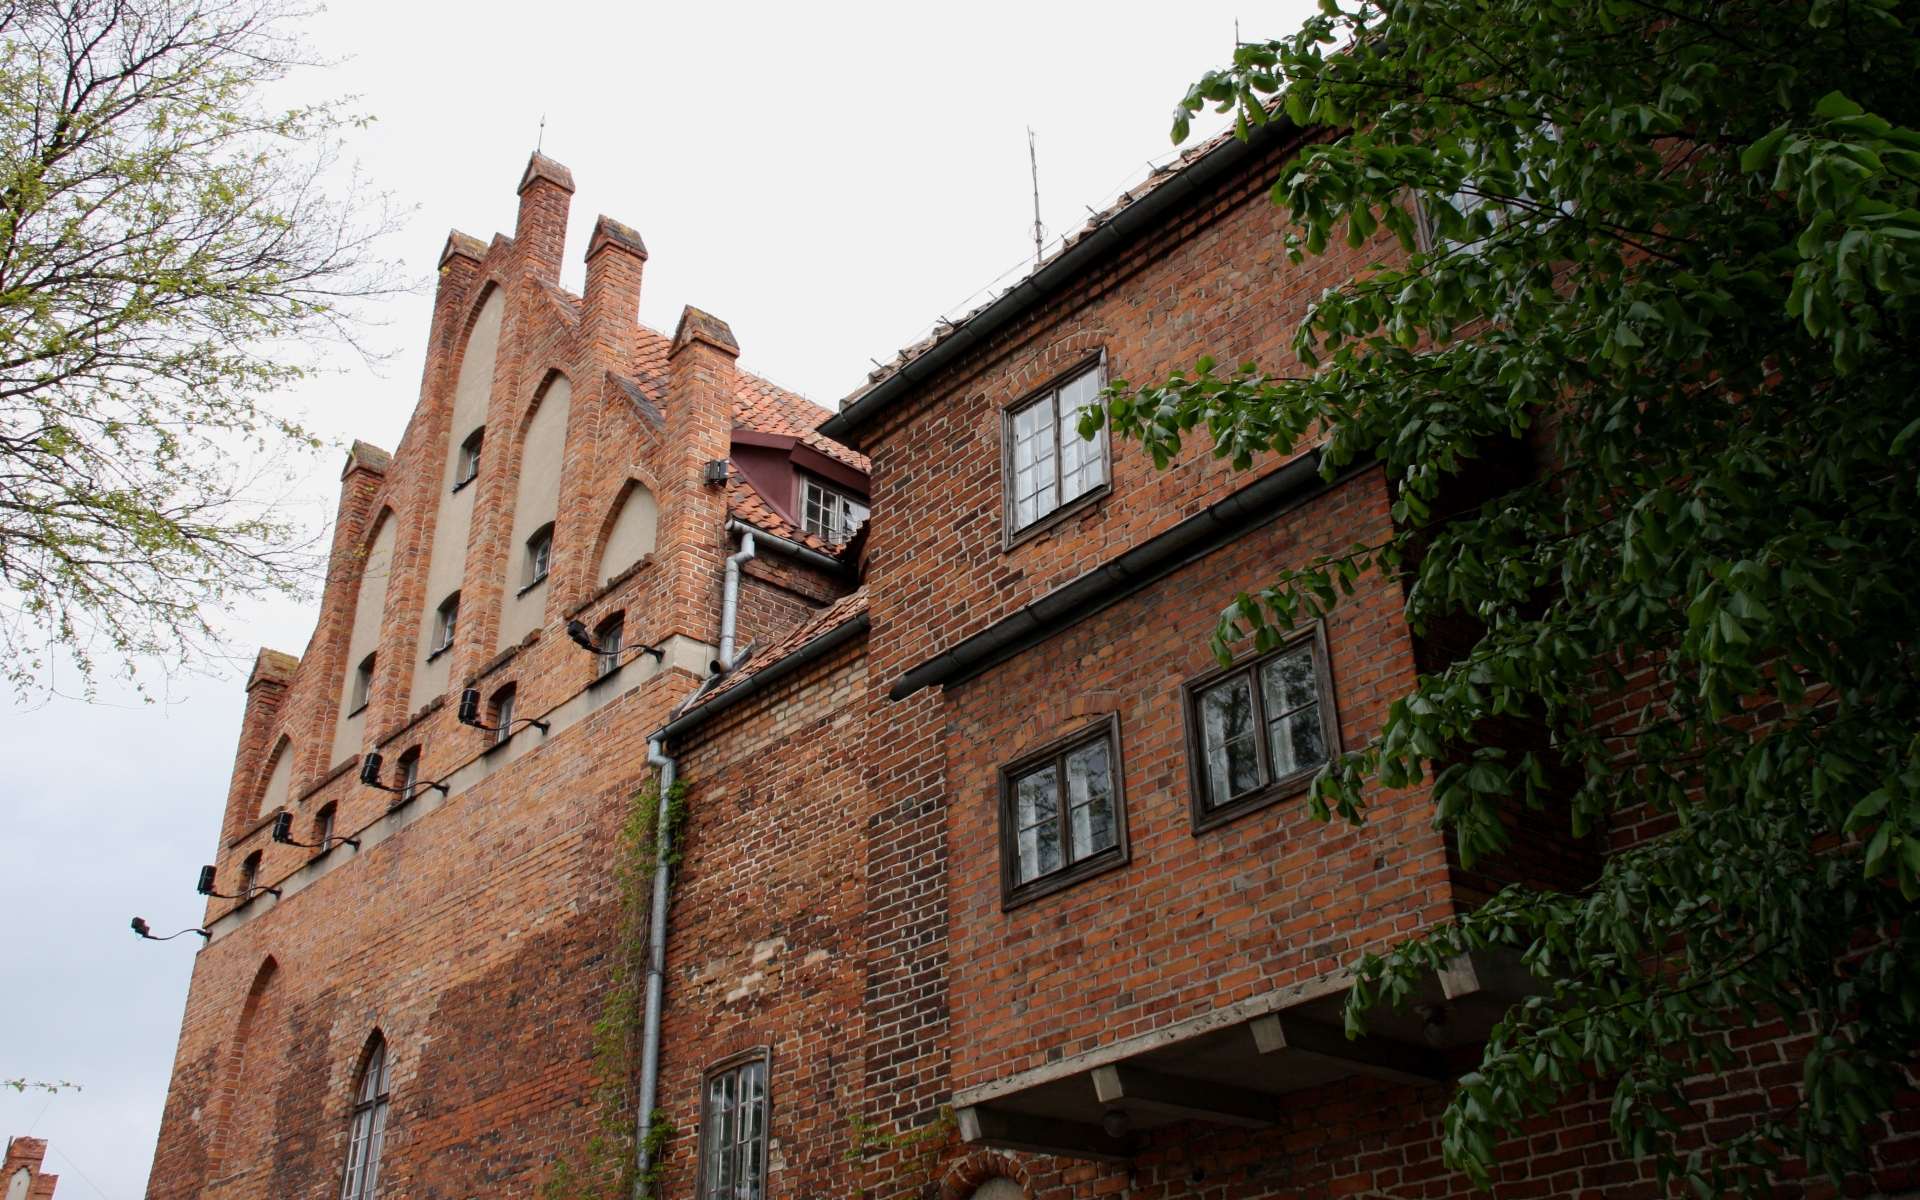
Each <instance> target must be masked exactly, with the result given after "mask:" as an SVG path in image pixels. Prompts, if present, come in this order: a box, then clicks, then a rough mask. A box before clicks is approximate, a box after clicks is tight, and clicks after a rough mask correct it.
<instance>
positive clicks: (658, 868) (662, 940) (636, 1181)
mask: <svg viewBox="0 0 1920 1200" xmlns="http://www.w3.org/2000/svg"><path fill="white" fill-rule="evenodd" d="M647 762H648V763H649V764H650V765H652V766H653V767H655V768H657V769H658V770H659V772H660V811H659V812H658V813H657V814H656V815H655V817H654V827H653V828H654V836H653V907H652V912H651V914H650V915H651V917H652V921H651V928H649V929H648V931H647V987H646V997H647V1000H646V1023H645V1025H644V1026H643V1027H642V1028H641V1033H640V1115H639V1117H638V1119H637V1126H636V1128H635V1130H634V1142H635V1145H636V1146H637V1147H638V1159H637V1161H636V1163H635V1166H636V1168H637V1170H636V1172H635V1174H634V1178H633V1197H634V1200H647V1173H648V1172H649V1171H651V1170H652V1169H653V1146H652V1144H651V1143H652V1138H651V1136H650V1135H651V1133H652V1126H653V1110H654V1108H655V1106H656V1105H657V1103H658V1100H659V1093H660V1009H661V1003H662V1001H663V999H664V994H665V990H666V976H667V874H668V872H669V871H670V870H671V869H672V867H671V856H672V854H673V844H672V837H673V829H672V826H671V824H670V822H669V819H668V818H669V816H670V809H671V808H672V805H673V781H674V776H675V772H676V771H677V769H678V767H679V764H678V763H676V762H674V761H673V759H671V758H668V757H667V756H666V754H664V753H663V752H662V747H661V738H660V737H658V736H655V737H651V738H648V739H647Z"/></svg>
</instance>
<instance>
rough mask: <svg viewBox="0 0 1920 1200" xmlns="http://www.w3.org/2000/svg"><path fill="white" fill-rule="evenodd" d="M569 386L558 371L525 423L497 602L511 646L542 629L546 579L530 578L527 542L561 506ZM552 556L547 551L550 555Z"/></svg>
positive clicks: (503, 641)
mask: <svg viewBox="0 0 1920 1200" xmlns="http://www.w3.org/2000/svg"><path fill="white" fill-rule="evenodd" d="M572 400H573V385H572V384H571V383H569V382H567V377H566V376H565V375H556V376H554V377H553V381H552V382H551V383H549V384H548V385H547V388H546V393H545V394H544V395H543V396H541V398H540V401H539V407H538V408H536V409H534V411H533V419H532V420H531V421H529V422H528V423H527V434H526V439H525V441H524V442H523V443H522V445H521V449H520V487H519V492H518V495H517V496H516V497H515V500H514V506H513V540H512V541H510V542H508V543H507V588H506V597H505V599H504V600H503V601H502V602H501V611H500V643H499V644H500V645H501V646H502V647H505V646H511V645H513V644H514V643H516V642H518V641H519V640H520V639H521V638H523V637H525V636H526V635H527V634H528V633H530V632H532V631H533V630H535V629H538V628H540V625H541V623H542V621H543V620H544V618H545V617H546V610H547V594H548V592H549V591H550V590H551V589H550V588H549V587H548V584H547V581H546V580H544V579H542V580H540V581H538V582H532V581H531V573H530V570H529V559H528V554H529V551H528V545H527V543H528V541H529V539H531V538H532V537H533V535H534V534H535V533H536V532H538V531H539V530H540V529H541V528H542V527H544V526H547V525H551V524H553V521H554V517H555V516H557V515H558V514H559V511H560V467H561V462H562V460H563V458H564V457H565V454H566V448H567V411H568V409H569V408H570V407H571V402H572ZM549 559H550V560H551V555H550V556H549Z"/></svg>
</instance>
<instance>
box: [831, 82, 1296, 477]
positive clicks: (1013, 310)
mask: <svg viewBox="0 0 1920 1200" xmlns="http://www.w3.org/2000/svg"><path fill="white" fill-rule="evenodd" d="M1297 131H1298V127H1297V126H1295V125H1294V123H1293V121H1292V120H1291V119H1290V118H1288V117H1287V116H1286V115H1284V114H1282V115H1280V116H1277V117H1276V118H1275V119H1273V120H1272V121H1269V122H1268V123H1267V124H1265V125H1256V126H1254V127H1253V129H1252V131H1251V132H1250V133H1249V134H1248V136H1247V140H1245V141H1241V140H1240V139H1239V138H1235V137H1229V138H1226V139H1224V140H1223V141H1222V142H1221V143H1220V145H1218V146H1216V147H1214V148H1213V149H1212V150H1210V151H1208V152H1207V153H1205V154H1203V155H1201V156H1200V157H1198V158H1196V159H1194V160H1193V161H1192V162H1191V163H1189V164H1187V165H1186V166H1185V167H1184V168H1180V169H1177V170H1176V171H1174V172H1173V173H1171V174H1170V176H1169V177H1168V178H1167V179H1166V180H1165V181H1164V182H1162V183H1161V184H1160V185H1159V186H1157V187H1155V188H1154V189H1153V190H1152V191H1150V192H1148V193H1147V194H1146V195H1144V196H1142V197H1140V198H1139V199H1138V200H1135V201H1134V202H1132V203H1131V204H1127V205H1125V206H1124V207H1122V208H1121V209H1119V210H1118V211H1117V212H1115V213H1114V214H1113V216H1112V217H1111V218H1109V219H1108V220H1106V221H1105V222H1103V223H1102V224H1100V225H1099V226H1098V227H1097V228H1095V229H1093V230H1091V231H1089V232H1088V233H1087V234H1086V235H1085V236H1083V237H1082V238H1081V239H1080V240H1079V241H1077V242H1075V243H1073V244H1072V245H1071V246H1068V247H1067V248H1066V249H1064V250H1062V251H1061V252H1060V253H1059V254H1057V255H1055V256H1054V257H1053V258H1052V259H1050V260H1049V261H1047V262H1046V263H1044V264H1042V265H1041V266H1040V267H1039V269H1037V270H1036V271H1034V272H1033V274H1031V275H1029V276H1027V277H1026V278H1025V279H1023V280H1021V281H1020V282H1019V283H1017V284H1015V285H1014V286H1013V287H1011V288H1009V289H1008V290H1007V292H1006V293H1005V294H1004V295H1002V296H1001V297H1000V298H999V299H998V300H995V301H993V302H992V303H991V304H988V305H985V306H984V307H982V308H980V309H979V310H978V311H976V312H974V313H973V314H972V315H970V316H968V317H965V318H963V319H962V320H961V321H960V322H959V324H957V325H955V326H954V327H953V332H952V333H950V334H948V335H947V336H946V337H945V338H943V339H941V340H939V341H937V342H935V343H934V344H933V345H931V346H929V347H928V348H927V349H926V350H925V351H923V352H922V353H920V354H918V355H916V356H915V357H913V358H910V359H908V360H907V361H906V362H905V363H904V364H902V365H901V367H900V369H899V370H897V371H895V372H894V373H893V374H891V375H889V376H887V377H886V378H884V379H882V380H880V381H879V382H878V383H876V384H874V385H873V386H872V387H870V388H868V389H867V390H866V391H864V392H861V393H858V394H856V395H855V396H854V397H853V398H851V399H850V400H848V401H847V402H846V403H845V404H844V405H843V406H842V407H841V409H840V411H839V412H837V413H835V414H834V415H833V416H831V417H829V418H828V419H827V420H825V421H823V422H821V423H820V426H819V431H820V433H821V434H823V435H825V436H826V437H830V438H833V439H834V440H836V441H840V442H845V443H847V444H849V445H857V443H856V442H855V441H854V440H853V439H854V433H855V431H856V430H857V429H858V428H859V427H860V426H862V425H865V424H866V423H868V422H869V421H872V420H873V419H874V418H875V417H877V416H879V415H880V413H881V412H882V411H884V410H886V409H887V408H890V407H891V406H892V405H893V404H894V403H895V402H896V401H898V400H899V399H901V398H902V397H903V396H905V395H906V394H907V393H908V392H910V391H912V390H913V388H914V387H916V386H918V385H919V384H921V383H924V382H926V381H927V380H928V379H931V378H932V377H933V376H934V375H936V374H938V373H939V372H940V371H941V370H942V369H943V368H945V367H946V366H947V365H948V364H950V363H952V362H954V361H956V360H957V359H959V358H960V357H961V356H962V355H963V354H965V353H966V352H967V351H968V350H971V349H972V348H973V347H975V346H977V345H979V344H980V343H982V342H984V341H985V340H986V339H987V338H988V337H990V336H991V335H992V334H993V333H995V332H996V331H998V330H999V329H1000V327H1001V326H1003V325H1006V324H1007V323H1009V322H1010V321H1012V320H1013V319H1014V318H1016V317H1018V316H1020V315H1021V314H1022V313H1024V312H1026V311H1027V310H1028V309H1030V308H1033V307H1035V306H1037V305H1038V304H1039V303H1040V302H1041V301H1043V300H1045V299H1046V298H1047V297H1048V296H1050V295H1052V294H1053V293H1054V292H1056V291H1058V290H1060V289H1061V288H1063V287H1065V286H1066V285H1067V284H1068V283H1069V282H1070V281H1071V280H1073V279H1074V278H1075V277H1076V276H1078V275H1079V274H1080V272H1082V271H1083V270H1085V269H1087V268H1088V267H1089V266H1091V265H1093V264H1094V263H1095V262H1096V261H1098V260H1099V259H1100V258H1101V257H1102V256H1104V255H1105V254H1106V253H1108V252H1109V251H1111V250H1113V249H1115V248H1117V247H1119V246H1121V245H1123V244H1125V243H1126V242H1128V241H1130V240H1132V239H1133V238H1135V237H1137V236H1139V235H1141V234H1143V233H1145V232H1146V231H1147V230H1149V229H1150V228H1152V226H1153V225H1154V223H1155V222H1156V221H1158V220H1159V218H1160V217H1161V216H1163V215H1164V214H1165V213H1166V212H1167V211H1168V210H1169V209H1172V208H1174V207H1175V206H1177V205H1179V204H1180V203H1181V202H1183V201H1185V200H1187V199H1188V198H1189V197H1191V196H1192V195H1193V194H1194V193H1195V192H1197V191H1199V190H1200V189H1201V188H1204V187H1206V186H1207V185H1209V184H1211V183H1213V182H1214V181H1215V180H1217V179H1219V178H1220V177H1221V176H1222V175H1225V174H1226V173H1227V172H1228V171H1231V170H1232V169H1233V168H1234V167H1235V166H1237V165H1239V164H1240V163H1241V162H1242V161H1243V160H1245V159H1246V157H1247V156H1248V155H1249V154H1252V153H1254V152H1255V151H1257V150H1259V149H1262V148H1264V146H1265V145H1266V144H1267V142H1269V141H1270V140H1271V139H1273V138H1275V137H1283V136H1291V135H1293V134H1294V133H1296V132H1297Z"/></svg>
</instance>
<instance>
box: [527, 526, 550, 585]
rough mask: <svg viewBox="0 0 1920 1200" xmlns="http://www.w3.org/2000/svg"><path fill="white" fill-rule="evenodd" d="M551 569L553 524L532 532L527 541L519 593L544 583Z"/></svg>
mask: <svg viewBox="0 0 1920 1200" xmlns="http://www.w3.org/2000/svg"><path fill="white" fill-rule="evenodd" d="M552 569H553V522H552V521H548V522H547V523H546V524H545V525H542V526H541V527H540V528H538V529H536V530H534V531H533V536H532V537H530V538H528V539H527V560H526V563H525V565H524V566H522V567H521V570H520V591H521V592H522V593H525V592H528V591H530V590H532V589H533V588H534V586H535V585H537V584H541V583H545V582H546V579H547V573H548V572H549V571H551V570H552Z"/></svg>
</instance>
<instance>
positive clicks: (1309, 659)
mask: <svg viewBox="0 0 1920 1200" xmlns="http://www.w3.org/2000/svg"><path fill="white" fill-rule="evenodd" d="M1190 706H1191V707H1190V711H1189V716H1188V720H1189V721H1190V722H1191V729H1192V731H1193V737H1194V750H1195V754H1196V757H1197V758H1198V760H1199V761H1198V763H1197V764H1196V767H1197V771H1198V776H1199V780H1198V787H1197V789H1196V793H1197V802H1196V805H1195V815H1196V817H1200V818H1204V817H1205V816H1206V815H1208V814H1211V813H1218V812H1221V811H1222V810H1228V809H1233V810H1237V809H1238V808H1239V807H1241V806H1242V805H1243V804H1247V803H1251V802H1253V801H1256V800H1258V799H1260V798H1262V797H1266V796H1272V795H1274V794H1277V792H1278V790H1279V789H1281V788H1283V787H1285V786H1286V785H1288V784H1294V783H1304V782H1305V780H1306V779H1307V778H1309V777H1310V776H1311V775H1312V774H1313V773H1314V772H1315V771H1317V770H1319V769H1320V766H1321V764H1323V763H1325V762H1326V761H1327V756H1328V754H1329V752H1330V748H1331V747H1332V746H1333V742H1334V739H1335V737H1336V736H1337V734H1336V732H1335V730H1334V728H1333V720H1332V718H1333V706H1332V702H1331V697H1330V694H1329V691H1328V687H1327V671H1326V662H1325V652H1324V651H1323V650H1322V648H1321V644H1320V641H1319V639H1318V638H1317V637H1315V638H1308V639H1305V640H1303V641H1298V642H1295V643H1293V644H1292V645H1290V646H1287V647H1285V648H1283V649H1281V650H1279V651H1278V652H1276V653H1273V654H1269V655H1267V656H1265V657H1264V658H1258V659H1254V660H1253V661H1251V662H1248V663H1245V664H1243V665H1241V666H1238V667H1235V668H1233V669H1232V670H1231V671H1229V672H1227V673H1226V674H1225V675H1224V676H1220V677H1217V678H1211V679H1208V680H1206V681H1204V682H1202V683H1201V684H1199V685H1197V686H1195V687H1193V688H1192V689H1191V692H1190Z"/></svg>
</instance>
